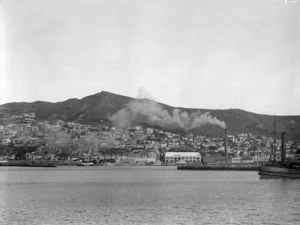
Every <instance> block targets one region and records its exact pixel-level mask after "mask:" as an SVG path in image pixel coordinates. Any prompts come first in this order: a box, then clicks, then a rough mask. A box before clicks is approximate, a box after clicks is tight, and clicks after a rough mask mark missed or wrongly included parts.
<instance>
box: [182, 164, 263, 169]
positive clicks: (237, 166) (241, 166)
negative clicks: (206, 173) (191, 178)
mask: <svg viewBox="0 0 300 225" xmlns="http://www.w3.org/2000/svg"><path fill="white" fill-rule="evenodd" d="M258 168H259V165H258V164H255V163H247V164H242V163H220V164H204V163H193V164H179V165H178V166H177V169H178V170H255V171H256V170H257V171H258Z"/></svg>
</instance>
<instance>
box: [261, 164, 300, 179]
mask: <svg viewBox="0 0 300 225" xmlns="http://www.w3.org/2000/svg"><path fill="white" fill-rule="evenodd" d="M258 174H259V175H260V177H261V178H272V177H273V178H276V177H277V178H280V177H283V178H300V170H299V169H296V168H285V167H282V168H281V167H275V166H261V167H260V168H259V172H258Z"/></svg>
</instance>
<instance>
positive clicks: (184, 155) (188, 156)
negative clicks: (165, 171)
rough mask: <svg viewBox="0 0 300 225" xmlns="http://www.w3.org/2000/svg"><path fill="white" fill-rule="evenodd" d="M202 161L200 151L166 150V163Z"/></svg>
mask: <svg viewBox="0 0 300 225" xmlns="http://www.w3.org/2000/svg"><path fill="white" fill-rule="evenodd" d="M179 161H180V162H182V161H184V162H201V155H200V153H199V152H166V153H165V163H167V164H173V163H177V162H179Z"/></svg>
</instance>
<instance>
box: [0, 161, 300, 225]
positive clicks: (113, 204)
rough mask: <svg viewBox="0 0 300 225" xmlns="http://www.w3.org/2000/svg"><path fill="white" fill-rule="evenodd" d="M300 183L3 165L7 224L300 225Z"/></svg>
mask: <svg viewBox="0 0 300 225" xmlns="http://www.w3.org/2000/svg"><path fill="white" fill-rule="evenodd" d="M299 190H300V180H287V179H263V180H262V179H259V177H258V175H257V172H256V171H179V170H176V168H175V167H163V166H160V167H159V166H158V167H142V166H141V167H130V166H127V167H117V166H111V167H110V166H107V167H57V168H24V167H2V168H0V224H298V223H299V222H300V213H299V207H300V192H299Z"/></svg>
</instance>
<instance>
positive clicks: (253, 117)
mask: <svg viewBox="0 0 300 225" xmlns="http://www.w3.org/2000/svg"><path fill="white" fill-rule="evenodd" d="M24 112H35V114H36V117H37V119H38V120H50V121H51V120H57V119H61V120H64V121H74V122H79V123H85V124H94V125H95V124H107V125H111V124H112V123H114V122H116V123H117V122H118V123H119V122H120V120H122V121H121V122H122V123H125V124H126V125H136V124H142V125H149V126H152V127H160V128H162V129H164V130H170V131H175V132H193V133H195V134H202V135H211V136H221V135H223V130H224V128H222V126H221V125H222V124H221V122H222V121H224V122H225V124H226V127H227V128H228V133H229V134H237V133H253V134H257V135H267V136H272V134H273V121H274V117H273V116H270V115H260V114H255V113H251V112H247V111H243V110H240V109H227V110H210V109H190V108H177V109H175V108H174V107H172V106H168V105H165V104H162V103H156V102H154V101H152V100H148V99H133V98H130V97H126V96H122V95H117V94H113V93H109V92H104V91H103V92H101V93H97V94H95V95H91V96H87V97H85V98H82V99H69V100H66V101H63V102H56V103H50V102H42V101H36V102H32V103H24V102H14V103H7V104H3V105H1V106H0V117H1V120H0V122H1V123H2V124H3V123H5V122H6V121H7V119H8V118H10V117H11V116H12V115H15V114H21V113H24ZM206 112H209V113H210V115H211V116H212V118H210V119H211V120H213V117H216V120H215V121H216V123H215V122H214V121H213V122H209V123H206V122H204V123H203V121H202V119H203V118H201V115H200V114H201V113H202V114H203V113H206ZM132 114H133V115H132ZM152 115H154V116H155V118H152ZM157 116H159V117H160V118H159V119H157V118H156V117H157ZM120 118H121V119H120ZM165 118H166V119H165ZM191 118H193V120H195V121H196V120H197V124H196V126H191V124H190V122H188V123H189V124H187V121H191ZM167 120H169V121H167ZM165 121H167V122H166V123H165ZM174 121H175V122H174ZM276 121H277V134H278V136H277V137H278V138H279V133H280V132H281V131H286V132H287V138H289V139H293V140H296V141H300V116H276ZM199 124H200V125H199ZM218 124H219V125H218ZM220 124H221V125H220ZM198 125H199V126H198ZM186 127H188V129H186Z"/></svg>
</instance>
